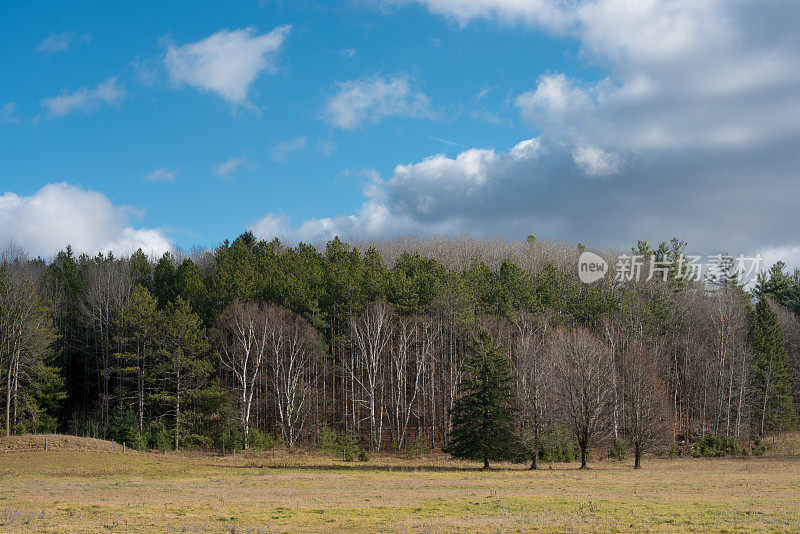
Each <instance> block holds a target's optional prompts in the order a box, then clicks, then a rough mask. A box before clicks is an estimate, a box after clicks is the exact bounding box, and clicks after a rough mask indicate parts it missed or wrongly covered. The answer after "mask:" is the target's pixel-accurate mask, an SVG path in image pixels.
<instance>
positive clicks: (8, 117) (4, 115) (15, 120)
mask: <svg viewBox="0 0 800 534" xmlns="http://www.w3.org/2000/svg"><path fill="white" fill-rule="evenodd" d="M20 121H21V119H20V116H19V111H18V110H17V103H16V102H6V103H5V104H3V107H0V122H5V123H7V124H19V123H20Z"/></svg>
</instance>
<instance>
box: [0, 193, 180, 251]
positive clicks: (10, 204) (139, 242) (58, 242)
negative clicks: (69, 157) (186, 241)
mask: <svg viewBox="0 0 800 534" xmlns="http://www.w3.org/2000/svg"><path fill="white" fill-rule="evenodd" d="M130 213H131V209H130V208H126V207H123V206H115V205H114V204H113V203H112V202H111V200H109V198H108V197H106V196H105V195H104V194H102V193H100V192H97V191H91V190H87V189H84V188H82V187H80V186H76V185H70V184H67V183H63V182H62V183H53V184H47V185H45V186H44V187H42V188H41V189H39V190H38V191H37V192H35V193H34V194H33V195H31V196H22V195H17V194H15V193H4V194H1V195H0V242H7V241H11V240H14V241H16V242H18V243H21V244H23V245H24V247H25V248H26V249H27V251H28V252H29V253H30V254H32V255H40V256H42V257H49V256H52V255H53V254H55V253H56V252H58V251H59V250H62V249H63V248H64V247H65V246H66V245H68V244H69V245H72V247H73V249H75V250H76V251H77V252H86V253H89V254H94V253H97V252H108V251H111V252H114V253H115V254H129V253H131V252H135V251H136V250H137V249H138V248H141V249H142V250H143V251H144V252H146V253H148V254H156V255H161V254H163V253H164V252H166V251H168V250H169V249H170V247H171V244H170V241H169V239H168V238H167V237H165V236H164V235H163V233H162V232H161V231H160V230H157V229H149V228H134V227H133V226H131V225H130Z"/></svg>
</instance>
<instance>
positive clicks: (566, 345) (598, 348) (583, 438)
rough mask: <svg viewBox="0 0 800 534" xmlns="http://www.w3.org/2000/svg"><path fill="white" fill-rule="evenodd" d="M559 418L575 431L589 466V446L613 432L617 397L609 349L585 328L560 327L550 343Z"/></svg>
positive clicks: (582, 460) (582, 459)
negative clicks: (611, 413) (610, 421)
mask: <svg viewBox="0 0 800 534" xmlns="http://www.w3.org/2000/svg"><path fill="white" fill-rule="evenodd" d="M548 346H549V350H550V358H551V359H552V362H553V379H554V400H555V403H556V404H555V409H556V414H557V416H558V419H559V420H560V421H561V423H562V424H563V425H564V426H566V427H567V428H569V429H570V431H572V433H573V434H574V435H575V439H576V440H577V441H578V446H579V447H580V449H581V469H586V467H587V465H586V459H587V453H588V451H589V447H591V445H592V444H593V443H594V442H595V441H596V440H597V439H599V438H602V437H604V436H605V435H607V434H608V432H609V425H608V419H609V418H608V415H609V414H608V412H609V410H610V406H611V402H612V398H613V381H612V377H611V361H610V358H611V355H610V351H609V348H608V347H607V346H605V345H604V344H603V343H602V342H601V341H600V340H598V339H597V337H595V335H594V334H592V333H591V332H590V331H588V330H585V329H582V328H581V329H577V330H570V331H568V330H559V331H558V332H556V334H555V336H554V337H553V339H552V340H551V341H550V343H549V345H548Z"/></svg>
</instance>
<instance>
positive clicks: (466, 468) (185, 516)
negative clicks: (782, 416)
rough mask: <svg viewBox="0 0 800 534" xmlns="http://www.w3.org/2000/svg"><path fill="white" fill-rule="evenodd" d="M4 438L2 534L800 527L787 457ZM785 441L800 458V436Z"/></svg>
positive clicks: (799, 475)
mask: <svg viewBox="0 0 800 534" xmlns="http://www.w3.org/2000/svg"><path fill="white" fill-rule="evenodd" d="M17 439H18V440H19V439H22V438H17ZM29 439H30V438H29ZM53 439H55V438H53ZM73 439H75V438H73ZM3 441H4V440H0V451H6V452H0V531H3V532H5V531H8V532H101V531H112V532H113V531H119V532H239V533H244V532H287V531H291V532H320V531H361V532H374V531H379V532H380V531H386V532H390V531H391V532H452V531H457V532H528V531H545V532H550V531H553V532H555V531H558V532H563V531H580V532H595V531H602V532H609V531H630V530H633V531H651V532H665V531H666V532H685V531H710V532H763V531H775V532H786V531H800V512H798V503H800V459H799V458H798V456H797V455H793V454H786V453H783V454H775V453H773V454H771V455H768V456H766V457H763V458H749V459H715V460H706V459H672V460H665V459H647V462H646V463H645V469H642V470H640V471H634V470H632V469H631V466H630V462H623V463H617V462H610V461H605V462H600V463H595V464H594V468H593V469H591V470H589V471H578V470H576V469H574V467H575V466H565V465H555V466H552V467H553V468H552V469H548V468H547V467H549V466H547V465H545V466H544V467H545V469H543V470H541V471H539V472H530V471H527V470H525V469H523V468H521V467H520V466H517V465H501V466H497V468H495V469H493V470H492V471H489V472H482V471H480V470H477V469H475V465H474V464H468V463H463V462H456V461H452V460H447V459H445V458H444V457H442V456H441V455H431V456H429V457H426V458H424V459H420V460H405V459H399V458H395V457H388V456H380V457H377V458H373V460H372V461H371V462H369V463H366V464H358V463H355V464H344V463H342V462H338V461H335V460H331V459H329V458H326V457H324V456H321V455H317V454H302V455H300V454H287V453H282V454H278V455H277V456H272V454H271V453H252V454H246V455H245V454H237V455H236V458H235V459H234V458H232V457H230V456H225V457H222V456H214V455H210V454H201V453H180V454H174V453H167V454H155V453H149V454H142V453H140V454H126V455H125V456H123V455H122V454H121V451H120V450H119V449H117V450H116V452H112V451H110V450H108V449H105V450H103V449H96V450H88V448H87V447H88V446H87V445H83V447H84V450H72V451H69V450H61V451H58V450H51V451H50V452H44V451H42V450H39V451H33V450H10V451H9V450H8V449H9V448H11V449H13V448H16V446H14V447H6V445H7V443H5V444H4V443H3ZM783 446H784V447H791V448H793V449H794V450H797V449H796V448H795V447H798V446H800V438H797V437H796V436H795V437H792V438H791V439H790V440H786V441H785V442H784V443H783Z"/></svg>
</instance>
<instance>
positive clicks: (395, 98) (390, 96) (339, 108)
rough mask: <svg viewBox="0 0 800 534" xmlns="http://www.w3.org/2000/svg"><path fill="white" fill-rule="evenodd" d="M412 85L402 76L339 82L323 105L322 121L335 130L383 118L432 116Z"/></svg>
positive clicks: (425, 98)
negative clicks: (323, 116) (334, 126)
mask: <svg viewBox="0 0 800 534" xmlns="http://www.w3.org/2000/svg"><path fill="white" fill-rule="evenodd" d="M412 84H413V80H411V79H410V78H409V77H407V76H403V75H398V76H392V77H386V78H382V77H370V78H362V79H360V80H351V81H347V82H339V83H337V84H336V85H337V90H336V93H335V94H334V95H333V96H331V97H330V98H328V101H327V103H326V105H325V113H324V115H325V118H326V119H327V120H328V121H329V122H331V123H332V124H334V125H336V126H338V127H339V128H344V129H353V128H356V127H358V126H361V125H362V124H364V123H376V122H378V121H380V120H381V119H383V118H386V117H412V118H429V117H432V116H433V112H432V110H431V104H430V99H429V98H428V97H427V96H426V95H425V94H424V93H422V92H421V91H416V90H414V88H413V87H412Z"/></svg>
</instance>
